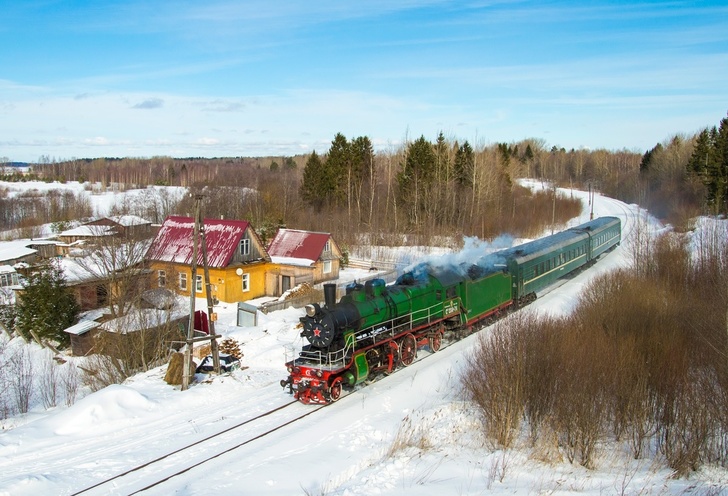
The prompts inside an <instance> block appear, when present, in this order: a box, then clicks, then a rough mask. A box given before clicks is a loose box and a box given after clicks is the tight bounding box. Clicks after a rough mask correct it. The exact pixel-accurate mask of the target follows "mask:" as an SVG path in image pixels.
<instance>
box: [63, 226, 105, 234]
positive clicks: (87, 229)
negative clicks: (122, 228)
mask: <svg viewBox="0 0 728 496" xmlns="http://www.w3.org/2000/svg"><path fill="white" fill-rule="evenodd" d="M114 234H116V231H114V228H113V227H111V226H99V225H91V226H90V225H83V226H78V227H74V228H73V229H67V230H65V231H63V232H62V233H61V234H60V235H61V236H77V237H79V236H88V237H99V236H113V235H114Z"/></svg>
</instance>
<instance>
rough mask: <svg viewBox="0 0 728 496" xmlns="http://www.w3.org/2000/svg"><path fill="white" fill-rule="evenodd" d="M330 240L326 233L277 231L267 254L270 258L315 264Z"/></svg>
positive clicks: (290, 230)
mask: <svg viewBox="0 0 728 496" xmlns="http://www.w3.org/2000/svg"><path fill="white" fill-rule="evenodd" d="M330 238H331V235H330V234H328V233H319V232H310V231H298V230H296V229H279V230H278V232H277V233H276V237H275V238H273V241H271V243H270V246H268V254H269V255H270V256H271V257H287V258H302V259H307V260H312V261H314V262H315V261H316V260H318V259H319V258H320V257H321V253H322V252H323V251H324V246H326V242H327V241H328V240H329V239H330Z"/></svg>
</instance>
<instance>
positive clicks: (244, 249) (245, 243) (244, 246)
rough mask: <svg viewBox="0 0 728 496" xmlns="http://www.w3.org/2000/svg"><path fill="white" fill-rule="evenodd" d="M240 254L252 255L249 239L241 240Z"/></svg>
mask: <svg viewBox="0 0 728 496" xmlns="http://www.w3.org/2000/svg"><path fill="white" fill-rule="evenodd" d="M240 254H241V255H250V240H249V239H245V238H243V239H241V240H240Z"/></svg>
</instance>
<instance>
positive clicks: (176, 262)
mask: <svg viewBox="0 0 728 496" xmlns="http://www.w3.org/2000/svg"><path fill="white" fill-rule="evenodd" d="M194 228H195V222H194V219H193V218H192V217H180V216H170V217H167V219H166V220H165V221H164V223H163V224H162V227H161V228H160V230H159V232H158V233H157V236H156V237H155V238H154V241H153V242H152V245H151V246H150V247H149V251H148V252H147V256H146V260H147V261H148V263H149V267H150V268H151V269H152V271H153V275H154V277H155V278H156V284H155V286H158V287H165V288H168V289H173V290H175V291H176V292H177V293H178V294H181V295H186V296H189V295H190V291H195V293H196V295H197V297H198V298H206V297H207V293H206V291H205V283H204V266H203V254H202V246H201V243H202V234H200V246H199V247H198V250H197V274H196V277H195V280H194V281H193V280H192V257H193V248H194V246H193V245H194V242H193V239H194ZM203 228H204V233H205V236H204V237H205V245H206V248H207V265H208V270H209V272H210V285H211V292H212V296H213V298H215V299H217V300H219V301H224V302H226V303H236V302H239V301H245V300H250V299H253V298H258V297H260V296H264V295H265V289H266V288H265V279H266V271H267V269H268V266H269V262H270V257H269V256H268V252H267V251H266V249H265V247H264V246H263V243H262V242H261V241H260V238H259V237H258V235H257V234H256V233H255V231H254V230H253V228H252V227H251V225H250V223H249V222H247V221H244V220H220V219H205V220H204V221H203Z"/></svg>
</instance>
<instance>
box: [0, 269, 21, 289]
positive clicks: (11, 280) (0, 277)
mask: <svg viewBox="0 0 728 496" xmlns="http://www.w3.org/2000/svg"><path fill="white" fill-rule="evenodd" d="M17 285H18V274H17V273H15V272H9V273H7V274H0V286H17Z"/></svg>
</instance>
